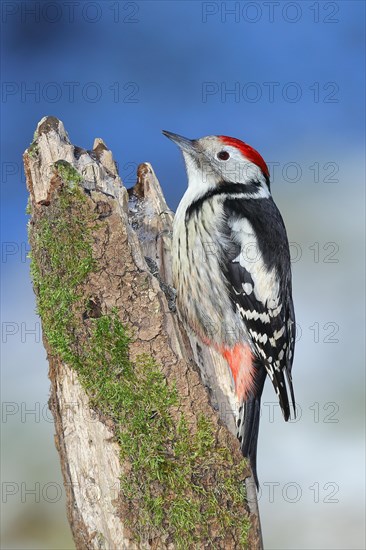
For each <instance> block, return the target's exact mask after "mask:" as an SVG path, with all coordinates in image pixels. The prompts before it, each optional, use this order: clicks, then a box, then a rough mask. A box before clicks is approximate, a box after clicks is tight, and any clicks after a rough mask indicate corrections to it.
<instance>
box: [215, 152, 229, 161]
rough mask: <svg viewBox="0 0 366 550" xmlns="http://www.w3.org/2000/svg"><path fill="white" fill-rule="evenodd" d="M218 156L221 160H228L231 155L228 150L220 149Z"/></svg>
mask: <svg viewBox="0 0 366 550" xmlns="http://www.w3.org/2000/svg"><path fill="white" fill-rule="evenodd" d="M217 158H218V159H220V160H228V159H229V158H230V155H229V153H228V152H227V151H220V152H219V153H217Z"/></svg>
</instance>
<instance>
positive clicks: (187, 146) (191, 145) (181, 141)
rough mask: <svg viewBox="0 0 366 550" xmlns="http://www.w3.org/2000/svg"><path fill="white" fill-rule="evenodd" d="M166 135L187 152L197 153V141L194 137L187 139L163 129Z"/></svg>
mask: <svg viewBox="0 0 366 550" xmlns="http://www.w3.org/2000/svg"><path fill="white" fill-rule="evenodd" d="M163 134H164V136H166V137H167V138H169V139H171V140H172V141H174V143H176V144H177V145H178V147H180V148H181V149H182V151H185V152H186V153H190V154H191V155H192V154H197V147H196V144H195V141H194V140H193V139H187V138H185V137H183V136H179V135H178V134H173V132H167V131H166V130H163Z"/></svg>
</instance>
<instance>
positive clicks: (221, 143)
mask: <svg viewBox="0 0 366 550" xmlns="http://www.w3.org/2000/svg"><path fill="white" fill-rule="evenodd" d="M163 134H164V135H165V136H166V137H168V138H169V139H171V140H172V141H174V143H176V144H177V145H178V147H180V149H181V151H182V153H183V157H184V160H185V164H186V170H187V175H188V185H189V187H190V188H191V187H192V189H191V191H192V192H193V191H196V192H197V194H198V195H200V194H202V193H205V192H207V191H209V190H211V189H213V188H215V187H217V186H220V185H222V184H225V183H226V184H227V183H230V184H241V185H245V186H246V190H247V193H248V195H251V196H253V197H254V196H257V197H269V196H270V186H269V171H268V167H267V165H266V163H265V162H264V160H263V158H262V157H261V155H260V154H259V153H258V151H256V150H255V149H253V147H251V146H250V145H248V144H247V143H244V142H243V141H241V140H240V139H236V138H231V137H228V136H206V137H203V138H200V139H187V138H185V137H182V136H179V135H177V134H173V133H171V132H166V131H163Z"/></svg>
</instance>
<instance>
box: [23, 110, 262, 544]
mask: <svg viewBox="0 0 366 550" xmlns="http://www.w3.org/2000/svg"><path fill="white" fill-rule="evenodd" d="M24 165H25V172H26V177H27V187H28V190H29V193H30V201H29V213H30V215H31V217H30V221H29V238H30V244H31V250H32V252H31V257H32V263H31V271H32V277H33V284H34V289H35V293H36V296H37V304H38V312H39V314H40V316H41V320H42V327H43V342H44V346H45V348H46V351H47V355H48V361H49V376H50V380H51V397H50V401H49V405H50V408H51V410H52V413H53V416H54V420H55V429H56V435H55V441H56V446H57V449H58V452H59V456H60V461H61V467H62V473H63V477H64V483H65V487H66V494H67V514H68V519H69V522H70V525H71V529H72V532H73V536H74V540H75V544H76V547H77V548H78V549H84V548H86V549H104V548H105V549H107V548H108V549H121V548H131V549H135V548H136V549H137V548H159V549H160V548H171V549H173V548H225V549H227V548H228V549H230V548H232V549H234V548H235V549H237V548H245V547H246V548H250V549H261V548H262V541H261V532H260V522H259V514H258V506H257V497H256V491H255V487H254V482H253V479H252V477H251V472H250V469H249V466H248V465H247V464H246V461H245V460H244V459H243V457H242V456H241V453H240V450H239V445H238V442H237V440H236V437H235V436H234V435H233V433H234V431H235V423H234V422H235V420H234V413H235V409H236V406H237V404H236V402H235V399H234V393H233V387H232V380H231V378H230V376H229V369H228V368H227V365H226V364H225V363H224V362H223V361H222V359H221V358H220V356H218V355H217V354H215V353H214V352H212V351H211V350H209V349H208V348H206V347H205V346H204V345H203V344H202V343H200V342H198V341H197V340H196V339H195V337H194V335H193V334H190V333H189V331H187V330H186V328H185V327H183V326H182V325H181V323H180V321H179V319H178V316H177V313H176V312H175V304H174V290H173V289H172V288H171V286H170V285H171V256H170V255H171V234H172V221H173V213H172V212H171V211H170V210H169V208H168V207H167V205H166V202H165V199H164V196H163V193H162V190H161V188H160V185H159V182H158V180H157V178H156V176H155V174H154V171H153V169H152V167H151V165H150V164H148V163H144V164H141V165H140V166H139V168H138V172H137V183H136V185H135V186H134V187H133V188H132V189H130V190H127V189H126V188H125V187H124V186H123V184H122V182H121V179H120V177H119V175H118V171H117V167H116V164H115V162H114V160H113V157H112V153H111V151H109V150H108V149H107V147H106V146H105V144H104V143H103V141H102V140H101V139H96V140H95V143H94V148H93V150H91V151H87V150H85V149H82V148H80V147H77V146H74V145H72V144H71V142H70V141H69V138H68V136H67V133H66V132H65V129H64V126H63V124H62V122H61V121H59V120H58V119H56V118H54V117H45V118H43V119H42V120H41V122H40V123H39V124H38V127H37V131H36V133H35V139H34V141H33V143H32V144H31V145H30V147H29V148H28V149H27V150H26V152H25V154H24Z"/></svg>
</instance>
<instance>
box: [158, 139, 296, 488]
mask: <svg viewBox="0 0 366 550" xmlns="http://www.w3.org/2000/svg"><path fill="white" fill-rule="evenodd" d="M163 134H164V135H165V136H167V137H168V138H169V139H171V140H172V141H173V142H174V143H176V144H177V145H178V146H179V147H180V149H181V151H182V153H183V157H184V161H185V166H186V172H187V176H188V188H187V190H186V192H185V193H184V196H183V198H182V200H181V202H180V204H179V206H178V209H177V212H176V215H175V218H174V224H173V244H172V263H173V265H172V270H173V285H174V287H175V289H176V293H177V300H176V305H177V310H178V312H179V315H180V317H181V319H182V321H183V322H184V323H185V324H186V325H188V326H189V327H190V329H191V330H193V331H194V333H195V334H196V336H197V337H198V338H199V339H200V340H201V341H202V342H204V343H205V344H206V345H207V346H210V347H212V348H214V349H215V350H216V351H217V352H219V353H220V354H221V355H222V357H223V358H224V359H225V360H226V361H227V364H228V367H229V368H230V372H231V376H232V380H233V386H234V388H235V394H236V399H237V402H238V405H239V408H238V413H237V418H236V425H237V436H238V439H239V442H240V448H241V450H242V453H243V455H244V456H245V457H247V458H249V460H250V464H251V469H252V472H253V476H254V480H255V483H256V486H257V488H258V487H259V484H258V476H257V465H256V462H257V440H258V430H259V416H260V402H261V395H262V392H263V387H264V382H265V379H266V377H267V375H268V376H269V378H270V379H271V382H272V384H273V386H274V389H275V392H276V394H277V396H278V399H279V403H280V406H281V409H282V413H283V416H284V419H285V420H286V421H287V420H288V419H289V418H290V398H291V402H292V406H293V411H294V414H295V398H294V391H293V385H292V377H291V370H292V363H293V355H294V346H295V314H294V307H293V301H292V283H291V264H290V252H289V245H288V239H287V234H286V229H285V225H284V222H283V220H282V217H281V214H280V212H279V210H278V208H277V206H276V205H275V203H274V201H273V198H272V196H271V190H270V177H269V170H268V167H267V165H266V163H265V161H264V160H263V158H262V157H261V155H260V154H259V153H258V152H257V151H256V150H255V149H253V148H252V147H251V146H250V145H248V144H247V143H245V142H243V141H241V140H239V139H236V138H231V137H228V136H207V137H203V138H200V139H193V140H191V139H187V138H184V137H182V136H179V135H177V134H173V133H171V132H167V131H163Z"/></svg>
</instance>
